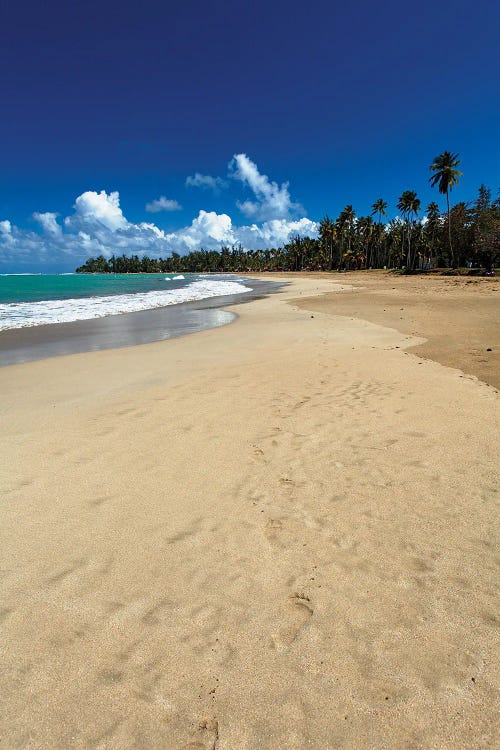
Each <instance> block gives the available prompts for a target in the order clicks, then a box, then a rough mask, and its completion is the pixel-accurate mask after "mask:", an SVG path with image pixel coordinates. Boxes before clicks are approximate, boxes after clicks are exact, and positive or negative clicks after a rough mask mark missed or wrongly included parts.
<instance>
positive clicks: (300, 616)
mask: <svg viewBox="0 0 500 750" xmlns="http://www.w3.org/2000/svg"><path fill="white" fill-rule="evenodd" d="M313 612H314V610H313V607H312V604H311V600H310V599H309V597H308V596H306V595H305V594H298V593H295V594H291V596H289V597H288V601H287V605H286V622H285V623H284V624H283V625H282V626H281V627H280V628H279V630H278V631H277V632H276V633H274V634H273V635H272V643H273V646H274V648H275V649H276V651H280V652H281V651H286V650H287V649H288V648H289V647H290V646H291V644H292V643H293V642H294V640H295V639H296V638H297V636H298V635H299V633H300V631H301V630H302V628H303V627H304V626H305V625H307V623H308V622H309V620H310V618H311V617H312V614H313Z"/></svg>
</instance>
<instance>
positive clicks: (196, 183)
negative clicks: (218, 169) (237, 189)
mask: <svg viewBox="0 0 500 750" xmlns="http://www.w3.org/2000/svg"><path fill="white" fill-rule="evenodd" d="M227 186H228V183H227V181H226V180H223V179H222V177H212V175H209V174H200V173H199V172H196V174H194V175H190V176H189V177H186V187H196V188H201V189H202V190H212V191H213V192H214V193H220V191H221V190H224V189H225V188H227Z"/></svg>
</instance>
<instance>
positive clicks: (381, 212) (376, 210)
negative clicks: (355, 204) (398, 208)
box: [372, 198, 387, 224]
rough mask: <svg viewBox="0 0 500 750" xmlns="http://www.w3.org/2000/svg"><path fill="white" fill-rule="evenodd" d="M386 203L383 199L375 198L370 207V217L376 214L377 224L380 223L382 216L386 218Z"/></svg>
mask: <svg viewBox="0 0 500 750" xmlns="http://www.w3.org/2000/svg"><path fill="white" fill-rule="evenodd" d="M386 209H387V203H386V202H385V200H384V199H383V198H377V200H376V201H375V203H373V205H372V216H375V214H378V223H379V224H381V223H382V216H387V211H386Z"/></svg>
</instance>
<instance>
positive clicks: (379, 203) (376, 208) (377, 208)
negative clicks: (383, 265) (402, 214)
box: [372, 198, 387, 265]
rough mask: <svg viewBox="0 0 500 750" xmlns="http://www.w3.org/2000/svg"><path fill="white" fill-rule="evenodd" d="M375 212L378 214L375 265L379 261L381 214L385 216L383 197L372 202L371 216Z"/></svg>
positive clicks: (385, 207)
mask: <svg viewBox="0 0 500 750" xmlns="http://www.w3.org/2000/svg"><path fill="white" fill-rule="evenodd" d="M375 214H378V232H377V258H376V261H377V265H378V261H379V255H380V253H379V250H380V239H381V237H382V233H381V231H380V229H381V226H382V216H387V203H386V201H385V200H384V199H383V198H377V200H376V201H375V203H373V204H372V216H375Z"/></svg>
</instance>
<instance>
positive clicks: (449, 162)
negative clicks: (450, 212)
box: [429, 151, 463, 195]
mask: <svg viewBox="0 0 500 750" xmlns="http://www.w3.org/2000/svg"><path fill="white" fill-rule="evenodd" d="M459 164H460V159H459V158H458V154H452V153H451V151H443V153H442V154H439V156H436V157H435V159H434V161H433V162H432V164H431V166H430V167H429V169H430V170H431V171H432V172H434V174H433V175H432V176H431V177H430V178H429V181H430V183H431V185H432V187H435V186H436V185H437V186H438V189H439V192H440V193H441V194H442V195H446V193H447V192H448V191H450V190H452V189H453V187H454V185H458V183H459V179H458V178H459V177H462V176H463V175H462V172H460V171H459V170H458V169H457V167H458V165H459Z"/></svg>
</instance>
